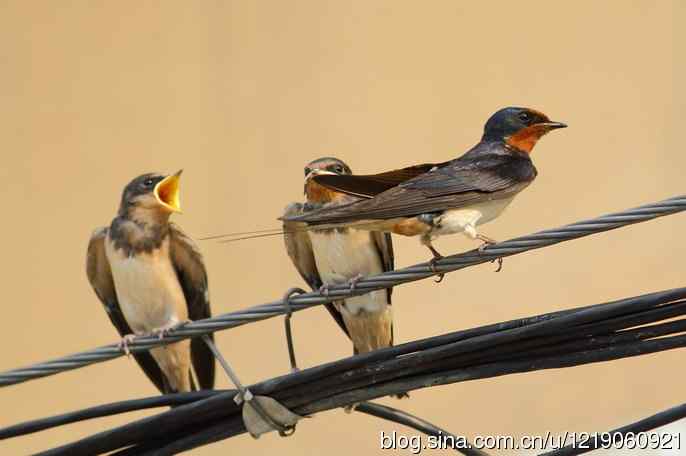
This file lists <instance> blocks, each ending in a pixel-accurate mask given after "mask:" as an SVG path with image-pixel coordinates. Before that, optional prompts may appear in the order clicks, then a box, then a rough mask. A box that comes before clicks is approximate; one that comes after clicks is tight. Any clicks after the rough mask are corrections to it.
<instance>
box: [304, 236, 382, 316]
mask: <svg viewBox="0 0 686 456" xmlns="http://www.w3.org/2000/svg"><path fill="white" fill-rule="evenodd" d="M309 234H310V239H311V241H312V249H313V250H314V258H315V262H316V263H317V270H318V271H319V275H320V277H321V279H322V281H323V282H324V283H325V284H327V285H336V284H341V283H346V282H348V281H349V280H350V279H353V278H355V277H358V276H364V277H367V276H370V275H376V274H381V273H382V272H383V266H382V263H381V258H380V257H379V252H378V251H377V249H376V246H375V244H374V241H373V240H372V237H371V233H370V232H369V231H363V230H355V229H348V230H346V231H345V232H344V233H340V232H339V231H337V230H327V231H311V232H310V233H309ZM387 305H388V303H387V300H386V290H377V291H373V292H371V293H368V294H365V295H362V296H355V297H352V298H348V299H346V300H345V309H339V311H340V312H341V313H344V314H345V313H350V314H352V315H357V314H358V313H359V312H361V311H366V312H369V313H377V312H380V311H382V310H384V309H385V308H386V306H387Z"/></svg>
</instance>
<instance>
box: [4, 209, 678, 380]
mask: <svg viewBox="0 0 686 456" xmlns="http://www.w3.org/2000/svg"><path fill="white" fill-rule="evenodd" d="M684 210H686V195H681V196H677V197H674V198H669V199H666V200H663V201H659V202H655V203H651V204H647V205H644V206H639V207H637V208H634V209H629V210H626V211H622V212H617V213H614V214H608V215H604V216H601V217H598V218H595V219H591V220H585V221H581V222H577V223H572V224H571V225H566V226H563V227H560V228H556V229H552V230H545V231H540V232H538V233H534V234H531V235H528V236H523V237H518V238H514V239H511V240H509V241H505V242H500V243H498V244H493V245H489V246H487V247H485V248H484V249H483V250H478V249H474V250H470V251H468V252H464V253H460V254H456V255H451V256H447V257H445V258H442V259H440V260H438V261H437V262H435V264H434V265H431V264H430V263H429V262H424V263H420V264H417V265H414V266H410V267H407V268H402V269H397V270H394V271H389V272H386V273H384V274H379V275H376V276H372V277H368V278H364V279H361V280H360V281H359V282H357V284H356V286H355V288H354V289H351V288H350V287H349V286H347V285H337V286H332V287H330V289H329V291H328V293H327V294H323V293H320V292H310V293H305V294H301V295H298V296H294V297H292V298H290V301H289V302H290V308H291V311H292V312H297V311H300V310H304V309H307V308H310V307H313V306H316V305H320V304H324V303H327V302H331V301H334V300H338V299H341V298H347V297H350V296H356V295H361V294H365V293H368V292H370V291H373V290H379V289H383V288H388V287H393V286H396V285H400V284H404V283H408V282H414V281H418V280H422V279H425V278H427V277H431V276H433V275H436V274H437V273H447V272H452V271H456V270H458V269H463V268H466V267H470V266H475V265H478V264H481V263H485V262H489V261H492V260H495V259H498V258H504V257H507V256H511V255H516V254H519V253H523V252H526V251H529V250H534V249H539V248H543V247H547V246H550V245H553V244H557V243H560V242H564V241H569V240H572V239H577V238H581V237H584V236H589V235H591V234H596V233H600V232H603V231H609V230H613V229H617V228H621V227H623V226H627V225H632V224H635V223H640V222H644V221H647V220H651V219H654V218H657V217H662V216H665V215H670V214H674V213H677V212H681V211H684ZM284 313H286V310H285V307H284V301H283V299H280V300H277V301H273V302H270V303H267V304H262V305H258V306H254V307H250V308H247V309H244V310H240V311H237V312H230V313H226V314H223V315H219V316H216V317H213V318H208V319H205V320H198V321H194V322H190V323H188V324H186V325H184V326H183V327H180V328H178V329H175V330H173V331H172V332H171V333H170V334H169V335H168V336H166V337H165V338H164V339H159V338H157V337H155V336H146V337H139V338H136V340H135V341H134V342H132V343H130V344H129V349H130V351H132V352H139V351H146V350H149V349H150V348H153V347H156V346H159V345H164V344H169V343H173V342H177V341H179V340H182V339H186V338H189V337H197V336H201V335H203V334H208V333H211V332H215V331H219V330H223V329H229V328H234V327H236V326H241V325H244V324H246V323H251V322H255V321H260V320H265V319H267V318H271V317H276V316H279V315H283V314H284ZM123 354H124V353H123V351H122V349H121V348H119V346H118V345H117V344H111V345H106V346H103V347H99V348H96V349H94V350H90V351H86V352H81V353H76V354H73V355H69V356H65V357H62V358H57V359H54V360H51V361H46V362H43V363H38V364H34V365H32V366H29V367H25V368H20V369H14V370H10V371H7V372H3V373H0V387H2V386H8V385H13V384H16V383H21V382H25V381H28V380H32V379H36V378H40V377H46V376H49V375H54V374H57V373H60V372H63V371H67V370H73V369H78V368H81V367H84V366H88V365H90V364H95V363H98V362H103V361H107V360H110V359H114V358H117V357H119V356H122V355H123Z"/></svg>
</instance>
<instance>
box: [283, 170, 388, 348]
mask: <svg viewBox="0 0 686 456" xmlns="http://www.w3.org/2000/svg"><path fill="white" fill-rule="evenodd" d="M350 174H351V171H350V168H349V167H348V165H346V164H345V163H343V162H342V161H341V160H338V159H337V158H329V157H325V158H320V159H317V160H314V161H313V162H311V163H309V164H308V165H307V166H306V167H305V196H306V199H307V202H306V203H305V204H302V203H292V204H291V205H289V206H288V207H287V208H286V212H285V214H284V217H288V216H292V215H301V214H306V213H307V212H308V211H309V210H312V208H316V207H323V206H327V207H335V206H337V205H340V204H346V203H349V202H351V201H355V200H357V199H358V198H356V197H354V196H350V195H347V194H345V193H340V192H336V191H333V190H331V189H329V188H327V187H324V186H322V185H320V184H318V183H317V182H316V180H315V177H316V176H325V175H327V176H348V175H350ZM298 225H302V224H299V223H297V222H289V221H285V222H284V241H285V243H286V249H287V251H288V255H289V256H290V258H291V260H292V261H293V264H294V265H295V267H296V269H297V270H298V272H299V273H300V275H301V276H302V277H303V279H304V280H305V281H306V282H307V283H308V284H309V285H310V287H312V289H313V290H317V289H322V288H325V287H326V286H330V285H336V284H342V283H350V284H351V286H354V284H355V282H356V281H357V280H359V278H361V277H363V276H369V275H375V274H380V273H382V272H384V271H390V270H392V269H393V244H392V242H391V236H390V234H387V233H385V234H384V233H379V232H375V231H364V230H357V229H354V228H340V229H324V230H312V231H305V230H300V229H299V227H298ZM391 292H392V289H391V288H388V289H385V290H377V291H373V292H371V293H368V294H364V295H361V296H355V297H351V298H346V299H345V300H341V301H335V302H333V303H329V304H326V308H327V309H328V311H329V312H330V313H331V315H332V316H333V318H334V320H336V323H337V324H338V326H340V327H341V329H342V330H343V331H344V332H345V333H346V334H347V335H348V337H349V338H350V339H351V340H352V343H353V351H354V353H356V354H357V353H366V352H369V351H372V350H376V349H379V348H383V347H389V346H391V345H393V314H392V310H391Z"/></svg>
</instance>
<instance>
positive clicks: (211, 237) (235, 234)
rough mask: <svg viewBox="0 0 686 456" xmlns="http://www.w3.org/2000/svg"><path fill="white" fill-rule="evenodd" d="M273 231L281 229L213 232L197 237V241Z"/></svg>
mask: <svg viewBox="0 0 686 456" xmlns="http://www.w3.org/2000/svg"><path fill="white" fill-rule="evenodd" d="M275 231H282V230H281V228H270V229H268V230H255V231H242V232H238V233H226V234H215V235H212V236H206V237H202V238H198V241H211V240H212V239H221V238H225V237H234V236H245V235H253V234H260V233H271V232H275Z"/></svg>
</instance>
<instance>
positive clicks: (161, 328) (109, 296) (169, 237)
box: [86, 171, 215, 393]
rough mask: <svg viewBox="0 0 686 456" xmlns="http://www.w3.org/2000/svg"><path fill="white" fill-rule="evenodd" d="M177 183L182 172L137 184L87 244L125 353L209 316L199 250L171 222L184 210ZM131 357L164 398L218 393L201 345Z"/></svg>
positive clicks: (92, 271) (91, 271) (91, 272)
mask: <svg viewBox="0 0 686 456" xmlns="http://www.w3.org/2000/svg"><path fill="white" fill-rule="evenodd" d="M180 177H181V171H179V172H177V173H176V174H172V175H169V176H163V175H159V174H144V175H142V176H139V177H137V178H135V179H134V180H132V181H131V182H130V183H129V184H128V185H127V186H126V188H125V189H124V193H123V195H122V199H121V205H120V206H119V212H118V213H117V216H116V217H115V218H114V219H113V220H112V223H111V224H110V226H109V227H103V228H99V229H98V230H96V231H95V232H94V233H93V235H92V237H91V239H90V243H89V244H88V254H87V259H86V272H87V275H88V280H89V281H90V283H91V285H92V286H93V289H94V290H95V293H96V294H97V295H98V298H100V301H102V303H103V305H104V306H105V310H106V311H107V314H108V315H109V317H110V320H111V321H112V324H114V326H115V328H117V331H118V332H119V334H120V335H121V336H122V337H123V339H122V343H121V345H122V346H123V348H124V349H125V350H126V351H127V353H128V347H127V343H129V342H130V341H131V340H133V339H134V338H135V336H137V335H149V334H156V335H158V336H159V337H163V336H164V335H165V334H166V332H168V331H169V330H170V329H172V328H174V327H176V326H178V325H181V324H183V323H185V322H187V321H188V320H200V319H203V318H209V317H210V316H211V311H210V303H209V297H208V288H207V273H206V271H205V265H204V264H203V259H202V256H201V254H200V251H199V250H198V249H197V247H196V246H195V244H194V243H193V241H192V240H191V239H190V238H189V237H188V236H186V235H185V234H184V233H183V232H182V231H181V229H180V228H179V227H178V226H176V225H174V224H173V223H170V222H169V217H170V216H171V214H172V213H175V212H180V205H179V181H180ZM133 356H134V358H135V359H136V361H137V362H138V364H139V365H140V367H141V368H142V369H143V372H145V374H146V375H147V376H148V378H149V379H150V380H151V381H152V382H153V383H154V384H155V386H156V387H157V388H158V389H159V390H160V391H161V392H162V393H170V392H186V391H192V390H195V389H197V386H196V385H199V387H200V388H201V389H212V388H213V387H214V369H215V366H214V356H213V354H212V352H211V351H210V350H209V348H208V347H207V346H206V345H205V344H204V343H203V341H202V340H201V339H193V340H187V339H186V340H182V341H180V342H175V343H173V344H169V345H164V346H161V347H156V348H153V349H151V350H150V351H149V352H140V353H134V354H133ZM192 371H194V373H195V378H196V379H197V384H196V382H195V380H194V378H193V373H192Z"/></svg>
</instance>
